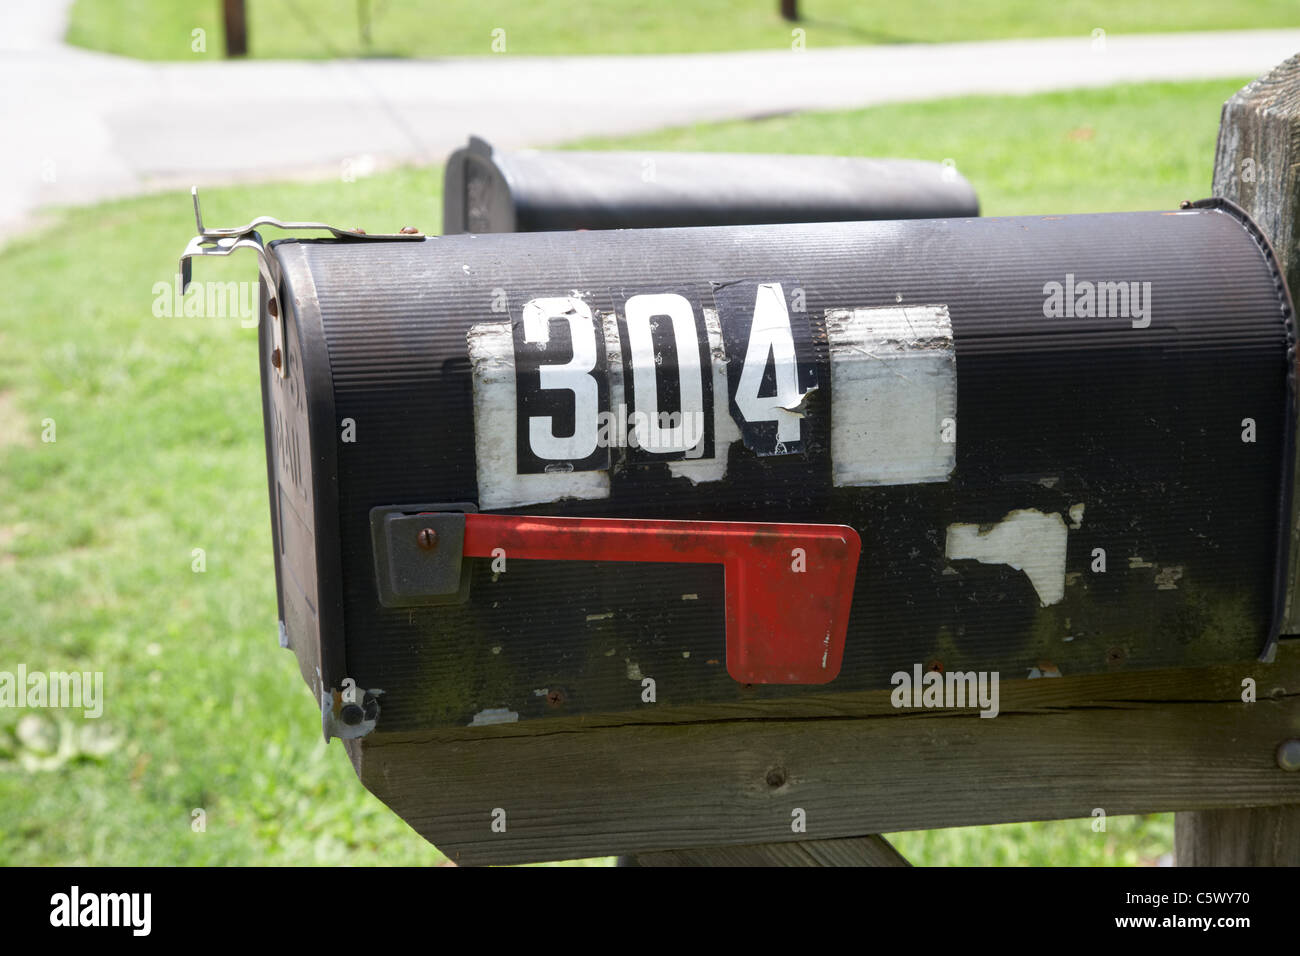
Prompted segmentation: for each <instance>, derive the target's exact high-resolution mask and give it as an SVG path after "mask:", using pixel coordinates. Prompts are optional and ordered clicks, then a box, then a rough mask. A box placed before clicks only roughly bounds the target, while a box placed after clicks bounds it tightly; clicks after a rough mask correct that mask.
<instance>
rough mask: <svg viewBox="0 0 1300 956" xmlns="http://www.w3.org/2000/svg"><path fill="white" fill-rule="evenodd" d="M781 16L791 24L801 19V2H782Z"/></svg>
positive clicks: (784, 0) (785, 0)
mask: <svg viewBox="0 0 1300 956" xmlns="http://www.w3.org/2000/svg"><path fill="white" fill-rule="evenodd" d="M781 16H782V17H784V18H785V19H786V20H789V21H790V22H791V23H794V22H796V21H797V20H798V19H799V0H781Z"/></svg>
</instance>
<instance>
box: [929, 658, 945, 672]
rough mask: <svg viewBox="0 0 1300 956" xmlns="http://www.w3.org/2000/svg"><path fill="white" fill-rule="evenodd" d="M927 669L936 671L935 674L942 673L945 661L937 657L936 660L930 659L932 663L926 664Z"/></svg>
mask: <svg viewBox="0 0 1300 956" xmlns="http://www.w3.org/2000/svg"><path fill="white" fill-rule="evenodd" d="M925 669H926V670H928V671H932V672H934V673H935V674H942V673H943V661H941V660H939V659H937V658H936V659H935V660H932V661H930V663H928V664H926V665H925Z"/></svg>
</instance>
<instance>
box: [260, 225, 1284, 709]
mask: <svg viewBox="0 0 1300 956" xmlns="http://www.w3.org/2000/svg"><path fill="white" fill-rule="evenodd" d="M272 252H273V254H274V255H275V256H276V257H277V258H278V260H279V262H280V264H281V266H282V268H283V273H284V283H285V287H284V297H283V298H284V301H285V303H286V304H287V313H286V330H285V350H286V354H285V360H286V362H287V366H286V371H287V374H286V375H285V377H283V378H281V377H279V376H278V375H276V374H274V373H273V372H272V371H271V369H270V358H269V352H270V347H271V343H270V339H269V333H265V334H264V335H263V343H262V351H263V356H262V358H263V369H264V375H263V382H264V388H265V398H266V417H267V451H268V462H269V478H270V482H271V503H272V512H273V518H274V527H275V537H276V551H277V555H276V566H277V576H278V581H279V587H280V597H281V613H282V619H283V620H284V622H285V628H286V631H287V639H288V643H289V644H290V645H291V646H292V648H293V649H294V651H295V653H296V654H297V655H298V657H299V660H300V662H301V668H302V671H303V674H304V676H305V677H306V678H307V680H308V681H309V682H310V683H312V684H313V686H314V688H315V689H316V691H317V694H318V699H321V700H322V701H323V703H324V706H325V708H326V710H329V709H330V702H331V700H334V701H335V702H336V703H337V700H338V694H337V692H338V691H340V689H342V688H344V687H345V686H346V684H345V682H346V681H354V682H355V686H356V687H358V688H362V689H365V690H375V691H382V694H380V695H379V696H378V704H379V709H378V716H377V720H376V721H375V722H374V730H375V731H377V732H380V733H384V732H389V731H392V732H407V731H418V730H421V729H428V728H436V727H456V726H466V725H471V726H477V725H481V724H486V723H497V722H501V721H515V720H517V721H521V722H522V721H539V720H548V719H554V718H559V717H564V716H574V715H581V714H592V713H610V712H619V711H627V710H633V709H636V708H638V707H641V706H643V702H642V696H641V695H642V693H643V681H644V679H645V678H647V677H650V678H653V680H654V682H655V684H656V689H657V705H656V706H658V707H661V708H662V707H665V706H667V707H672V706H678V705H680V706H689V707H692V708H694V709H695V711H696V712H697V713H698V712H699V711H698V709H699V708H700V707H706V708H707V707H709V706H712V705H718V706H725V705H727V704H728V703H730V702H734V701H736V700H739V699H744V698H746V696H747V695H748V696H752V695H760V696H762V697H766V698H780V697H790V696H796V695H801V694H805V693H809V692H814V691H815V692H817V693H821V694H825V693H834V692H839V691H858V690H866V689H881V688H888V687H889V686H890V684H891V675H893V674H895V673H897V672H900V671H903V672H911V671H912V670H913V668H914V667H915V666H918V665H919V666H921V667H926V668H929V667H939V668H943V669H945V670H960V671H990V672H998V673H1000V674H1001V675H1002V679H1003V680H1012V679H1019V678H1025V677H1029V676H1037V675H1042V676H1055V675H1057V674H1061V675H1065V676H1070V675H1074V674H1085V673H1096V672H1104V671H1107V670H1114V669H1117V668H1156V667H1181V666H1193V665H1198V664H1204V663H1209V662H1217V661H1228V660H1249V659H1251V658H1254V657H1256V656H1257V655H1259V654H1261V653H1263V652H1264V651H1265V650H1266V647H1267V645H1268V644H1269V642H1270V640H1271V639H1272V638H1273V637H1274V636H1275V635H1276V630H1277V621H1278V612H1279V606H1280V601H1281V588H1282V586H1283V580H1284V577H1285V567H1284V566H1285V563H1286V559H1285V555H1283V554H1282V553H1281V552H1282V550H1283V548H1282V543H1281V542H1282V540H1283V535H1282V533H1283V528H1284V525H1285V523H1286V516H1287V514H1288V508H1289V500H1290V480H1291V477H1290V476H1291V458H1292V440H1291V437H1290V436H1291V433H1292V428H1293V426H1294V404H1295V400H1294V386H1293V381H1292V363H1293V361H1294V350H1293V338H1294V337H1293V330H1292V325H1291V313H1290V306H1289V304H1288V299H1287V293H1286V290H1285V288H1284V286H1283V285H1282V282H1281V280H1280V278H1279V276H1278V273H1277V270H1276V268H1275V266H1274V262H1273V260H1272V257H1271V253H1269V252H1268V250H1267V247H1266V244H1264V243H1263V242H1262V240H1261V239H1260V238H1259V237H1258V234H1257V232H1256V231H1255V230H1254V227H1253V226H1251V225H1250V224H1249V223H1248V222H1246V221H1244V220H1243V218H1242V217H1240V216H1239V215H1238V214H1237V213H1236V212H1235V211H1234V210H1232V209H1229V208H1222V207H1211V208H1190V209H1183V210H1180V211H1171V212H1151V213H1132V214H1108V215H1078V216H1051V217H1025V218H1011V219H961V220H922V221H911V222H877V223H840V224H818V225H786V226H781V227H756V226H746V227H720V228H697V229H672V230H653V231H622V232H608V233H596V232H592V233H567V234H565V233H548V234H534V235H517V234H516V235H509V234H503V235H488V236H463V237H462V236H458V237H450V238H439V239H427V240H424V241H417V242H409V243H385V242H365V241H358V242H343V241H283V242H279V243H276V244H274V245H273V246H272ZM1121 285H1122V286H1123V291H1125V292H1126V293H1127V294H1126V295H1125V296H1123V297H1121V295H1120V292H1121V289H1120V286H1121ZM1089 289H1091V293H1089V291H1088V290H1089ZM638 297H640V298H638ZM646 297H648V298H646ZM1121 299H1123V300H1124V301H1121ZM1125 302H1126V304H1125ZM682 303H685V305H683V304H682ZM756 314H758V315H761V316H762V319H761V321H756V319H755V315H756ZM530 329H531V333H530ZM539 329H543V330H544V331H543V332H542V333H541V336H540V338H541V341H539V334H538V330H539ZM691 330H694V332H692V334H691V335H688V334H687V332H690V331H691ZM756 330H757V331H756ZM692 335H693V336H694V337H692ZM547 336H549V338H548V337H547ZM530 337H531V341H530ZM591 342H594V343H595V349H596V351H597V353H598V354H596V355H594V356H592V357H590V360H589V361H587V362H586V363H585V364H584V362H582V361H579V360H578V356H579V354H580V353H583V352H584V351H587V350H588V349H587V344H586V343H591ZM783 363H784V364H783ZM587 365H590V366H591V367H590V369H588V368H587V367H586V366H587ZM565 369H567V370H568V371H565ZM548 370H549V371H548ZM687 373H689V374H687ZM693 377H694V378H697V379H699V380H701V381H700V383H699V384H698V386H691V387H689V388H688V387H686V386H685V385H683V382H684V381H685V380H686V379H687V378H693ZM557 383H558V384H557ZM588 383H589V384H588ZM651 383H654V384H653V386H652V385H651ZM792 388H793V389H794V393H793V394H794V396H795V397H796V398H797V401H785V400H784V398H783V396H785V398H788V397H789V395H787V394H786V393H787V392H789V390H790V389H792ZM580 403H581V404H582V406H583V410H582V411H579V404H580ZM591 403H595V405H594V407H596V408H597V409H598V410H599V411H601V412H610V413H611V414H610V415H609V416H607V417H606V418H604V419H602V421H605V422H609V421H613V422H614V423H615V425H616V426H617V423H618V420H619V419H620V418H623V419H626V418H634V416H635V413H636V411H637V408H638V403H640V404H641V405H642V406H646V407H647V408H648V409H649V411H650V412H651V414H654V413H664V412H668V413H671V412H673V411H678V412H683V411H685V410H686V409H684V408H683V406H685V405H686V404H691V407H692V408H702V409H703V410H704V412H705V416H704V427H703V430H702V431H701V433H700V435H699V444H698V445H696V446H694V447H693V448H692V452H694V453H695V454H694V456H693V457H692V456H691V455H688V454H678V453H674V452H673V451H671V450H668V451H663V450H659V449H649V448H644V447H630V444H629V443H628V442H627V440H626V436H621V435H619V434H618V428H617V427H616V428H615V429H614V431H613V432H612V433H611V435H610V436H606V437H607V438H608V440H606V441H600V442H597V443H596V448H595V450H594V451H591V452H590V453H588V454H586V455H585V457H583V458H577V457H575V456H577V455H579V454H582V453H586V452H588V448H589V447H590V445H591V442H590V441H587V440H585V438H584V440H582V441H576V440H575V439H576V438H578V437H582V436H579V432H580V431H582V429H583V428H585V427H587V424H589V416H588V414H587V412H588V410H589V407H590V406H591ZM647 403H652V404H647ZM783 406H789V407H788V408H786V407H783ZM683 418H684V416H683ZM791 418H792V419H793V425H791V423H790V419H791ZM661 421H662V419H661ZM671 421H672V420H671V416H670V418H669V424H671ZM641 425H642V427H645V428H648V427H649V426H648V424H647V423H645V422H641ZM665 427H667V426H665ZM583 434H584V435H585V432H584V433H583ZM646 434H649V432H648V431H647V432H646ZM539 436H540V437H539ZM566 441H567V444H566ZM547 454H550V455H551V458H549V459H548V458H547V457H546V456H547ZM565 455H568V456H569V457H568V458H565V457H564V456H565ZM458 509H463V510H465V511H469V512H474V511H477V512H479V513H484V512H487V513H494V514H499V515H535V516H569V517H587V518H595V517H602V518H631V519H645V520H651V521H653V520H673V521H713V522H718V521H727V522H752V523H762V524H781V523H803V524H809V525H832V526H847V527H848V528H850V529H853V531H855V532H856V534H857V536H858V537H859V538H860V541H861V556H860V559H859V560H858V563H857V565H856V573H855V575H854V577H853V579H852V581H851V582H850V590H851V606H850V611H849V614H848V617H847V630H846V633H845V635H844V639H843V647H842V660H841V661H840V663H839V667H838V671H837V672H836V673H834V675H833V676H832V679H830V680H829V681H824V682H817V683H813V682H798V681H796V682H779V681H778V682H773V683H765V684H758V683H749V682H745V681H740V680H737V679H735V677H734V676H733V675H732V673H729V668H728V654H727V650H728V649H727V647H726V641H727V640H729V637H728V635H727V633H726V629H727V624H726V621H725V619H724V614H725V609H724V603H725V602H724V597H723V595H724V586H725V582H724V575H723V569H722V567H720V566H718V565H709V564H707V563H705V564H698V563H697V564H691V563H667V562H663V561H661V560H659V559H658V558H656V560H655V561H654V562H653V563H648V562H636V561H632V562H628V561H626V560H624V561H606V560H565V561H557V560H533V559H528V560H514V559H512V558H511V557H510V555H509V554H506V555H505V558H506V561H507V564H506V565H505V566H504V567H502V568H494V566H493V559H492V558H491V557H490V556H484V557H465V558H464V562H463V564H464V569H465V575H466V577H465V586H466V588H467V591H465V592H464V593H459V594H457V595H456V597H455V599H454V600H460V599H463V603H454V600H453V603H442V604H421V603H419V599H418V596H417V598H416V599H415V603H412V604H407V605H405V606H402V605H398V606H388V605H387V604H385V603H384V602H383V601H381V594H380V585H379V581H378V578H379V577H380V576H382V575H384V574H387V571H384V570H382V569H380V570H377V568H379V567H380V565H379V564H377V561H376V551H377V549H380V550H382V549H383V548H385V547H386V545H385V544H384V543H383V542H384V541H385V540H386V539H384V538H383V534H384V533H386V532H384V530H383V529H384V528H385V527H388V526H387V525H385V524H384V519H385V516H386V515H396V516H397V517H398V518H399V519H400V518H402V517H407V516H412V515H416V516H418V515H419V514H420V513H421V512H424V511H430V510H432V511H436V512H438V513H447V512H454V511H456V510H458ZM377 522H378V523H377ZM418 524H419V522H418V520H417V522H416V525H412V524H410V523H409V522H408V523H407V524H406V525H405V526H404V527H405V530H401V531H400V532H396V533H398V534H399V536H400V535H413V534H414V533H415V531H414V530H413V529H414V528H415V527H416V526H417V525H418ZM471 525H473V521H472V520H471ZM377 529H379V530H377ZM472 531H473V528H472V527H471V528H470V530H469V531H467V532H466V538H465V543H464V547H465V549H466V554H469V553H470V549H471V545H470V542H469V535H470V533H471V532H472ZM473 533H475V534H478V533H479V532H473ZM483 533H485V534H487V533H488V532H483ZM492 533H495V532H492ZM412 540H414V539H413V538H403V539H402V542H403V543H402V544H401V546H402V547H403V548H406V551H400V549H399V551H394V552H392V554H394V555H396V557H393V558H392V560H393V561H395V562H398V563H401V562H403V561H406V560H408V559H410V560H418V558H416V559H411V558H410V555H413V554H415V552H414V551H412V550H411V548H410V542H411V541H412ZM490 544H491V542H487V543H486V544H485V543H483V542H479V544H478V545H475V547H481V548H482V549H483V551H485V552H488V553H490V550H491V548H490V547H489V545H490ZM453 546H454V547H460V546H461V545H460V544H454V545H453ZM506 550H507V551H509V549H506ZM399 552H400V553H399ZM649 553H650V552H647V554H649ZM403 554H404V555H406V557H403V556H402V555H403ZM583 556H584V555H581V554H578V555H571V556H570V557H574V558H578V557H583ZM591 556H593V557H594V556H596V555H595V553H594V552H592V555H591ZM381 564H382V562H381ZM788 587H789V582H788V581H785V582H784V583H774V584H773V590H774V591H776V592H779V591H780V589H781V588H787V589H788ZM416 590H418V583H417V585H416ZM787 593H791V594H793V593H794V592H793V591H788V592H787ZM778 597H779V594H778ZM335 712H336V713H337V707H336V708H335ZM326 724H327V731H328V730H329V729H330V717H329V714H327V715H326ZM335 729H337V728H335Z"/></svg>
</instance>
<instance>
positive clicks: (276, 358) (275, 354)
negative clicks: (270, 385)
mask: <svg viewBox="0 0 1300 956" xmlns="http://www.w3.org/2000/svg"><path fill="white" fill-rule="evenodd" d="M280 362H281V358H280V350H279V349H274V350H273V351H272V352H271V364H272V365H273V366H275V367H276V368H279V367H280Z"/></svg>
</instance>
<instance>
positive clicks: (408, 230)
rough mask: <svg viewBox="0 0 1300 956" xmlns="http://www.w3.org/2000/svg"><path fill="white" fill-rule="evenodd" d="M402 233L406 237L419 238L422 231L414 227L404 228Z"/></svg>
mask: <svg viewBox="0 0 1300 956" xmlns="http://www.w3.org/2000/svg"><path fill="white" fill-rule="evenodd" d="M400 231H401V233H402V235H404V236H418V235H419V234H420V230H419V229H416V228H415V227H414V226H403V227H402V228H401V230H400Z"/></svg>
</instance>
